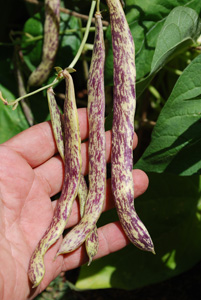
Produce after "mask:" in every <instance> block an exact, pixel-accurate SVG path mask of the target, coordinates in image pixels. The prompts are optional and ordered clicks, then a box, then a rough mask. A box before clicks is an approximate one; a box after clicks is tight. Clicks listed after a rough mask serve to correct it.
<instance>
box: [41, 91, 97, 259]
mask: <svg viewBox="0 0 201 300" xmlns="http://www.w3.org/2000/svg"><path fill="white" fill-rule="evenodd" d="M47 99H48V105H49V111H50V116H51V123H52V129H53V133H54V138H55V141H56V144H57V149H58V151H59V154H60V156H61V158H62V159H63V161H64V132H63V131H64V121H63V118H62V115H61V113H60V110H59V107H58V105H57V102H56V99H55V96H54V92H53V89H52V88H49V89H48V90H47ZM87 195H88V187H87V184H86V181H85V178H84V175H82V174H81V176H80V185H79V188H78V198H79V204H80V215H81V217H82V216H83V214H84V208H85V203H86V199H87ZM85 245H86V251H87V254H88V256H89V264H90V262H91V261H92V258H93V256H95V254H96V253H97V251H98V234H97V230H96V227H95V228H94V230H92V232H91V234H90V235H89V237H88V238H87V239H86V242H85Z"/></svg>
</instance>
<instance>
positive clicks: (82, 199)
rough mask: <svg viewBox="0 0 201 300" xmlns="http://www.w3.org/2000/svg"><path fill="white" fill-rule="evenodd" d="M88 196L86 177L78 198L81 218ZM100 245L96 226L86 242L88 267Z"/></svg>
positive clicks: (82, 182)
mask: <svg viewBox="0 0 201 300" xmlns="http://www.w3.org/2000/svg"><path fill="white" fill-rule="evenodd" d="M87 196H88V187H87V184H86V181H85V179H84V176H81V178H80V186H79V190H78V198H79V203H80V216H81V217H83V215H84V210H85V205H86V199H87ZM98 245H99V241H98V231H97V228H96V226H95V227H94V228H93V229H92V231H91V233H90V234H89V235H88V237H87V238H86V241H85V248H86V252H87V255H88V257H89V262H88V266H89V265H90V264H91V262H92V260H93V257H94V256H95V255H96V253H97V252H98Z"/></svg>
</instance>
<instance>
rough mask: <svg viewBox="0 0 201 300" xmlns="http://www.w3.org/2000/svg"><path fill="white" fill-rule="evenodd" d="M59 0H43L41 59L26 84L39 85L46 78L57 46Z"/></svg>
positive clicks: (52, 63)
mask: <svg viewBox="0 0 201 300" xmlns="http://www.w3.org/2000/svg"><path fill="white" fill-rule="evenodd" d="M59 22H60V0H45V24H44V42H43V54H42V61H41V63H40V64H39V66H38V67H37V68H36V69H35V70H34V71H33V72H32V73H31V75H30V77H29V79H28V86H40V85H42V83H43V82H44V81H45V80H46V79H47V78H48V76H49V74H50V71H51V70H52V67H53V65H54V60H55V57H56V53H57V50H58V46H59Z"/></svg>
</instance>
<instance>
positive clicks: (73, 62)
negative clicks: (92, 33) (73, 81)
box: [69, 0, 96, 68]
mask: <svg viewBox="0 0 201 300" xmlns="http://www.w3.org/2000/svg"><path fill="white" fill-rule="evenodd" d="M95 6H96V1H94V0H93V1H92V3H91V9H90V12H89V18H88V21H87V26H86V31H85V33H84V37H83V40H82V42H81V45H80V48H79V50H78V52H77V54H76V56H75V57H74V59H73V61H72V62H71V64H70V65H69V68H74V66H75V64H76V63H77V61H78V59H79V57H80V55H81V54H82V50H83V48H84V45H85V43H86V41H87V38H88V35H89V29H90V26H91V19H92V16H93V14H94V10H95Z"/></svg>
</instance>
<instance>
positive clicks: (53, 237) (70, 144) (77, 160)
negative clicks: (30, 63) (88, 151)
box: [28, 71, 82, 287]
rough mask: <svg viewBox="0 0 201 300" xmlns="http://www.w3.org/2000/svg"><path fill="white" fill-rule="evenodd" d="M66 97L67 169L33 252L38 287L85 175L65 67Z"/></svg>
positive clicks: (33, 279) (32, 267)
mask: <svg viewBox="0 0 201 300" xmlns="http://www.w3.org/2000/svg"><path fill="white" fill-rule="evenodd" d="M64 76H65V80H66V99H65V102H64V136H65V151H64V152H65V153H64V160H65V172H64V183H63V188H62V192H61V196H60V198H59V200H58V201H57V205H56V208H55V210H54V214H53V219H52V221H51V223H50V225H49V227H48V229H47V230H46V232H45V233H44V235H43V237H42V238H41V240H40V241H39V243H38V245H37V247H36V249H35V251H34V252H33V254H32V256H31V259H30V263H29V270H28V276H29V279H30V281H31V282H32V283H33V287H36V286H37V285H39V284H40V282H41V281H42V279H43V277H44V274H45V266H44V261H43V257H44V255H45V253H46V251H47V250H48V249H49V248H50V246H51V245H53V244H54V243H55V242H56V241H57V240H58V239H59V237H60V236H61V235H62V233H63V231H64V228H65V225H66V223H67V220H68V218H69V216H70V213H71V209H72V204H73V201H74V199H75V197H76V196H77V191H78V188H79V183H80V175H81V167H82V166H81V139H80V131H79V122H78V115H77V107H76V102H75V94H74V86H73V81H72V77H71V76H70V74H69V73H67V72H66V71H64Z"/></svg>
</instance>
